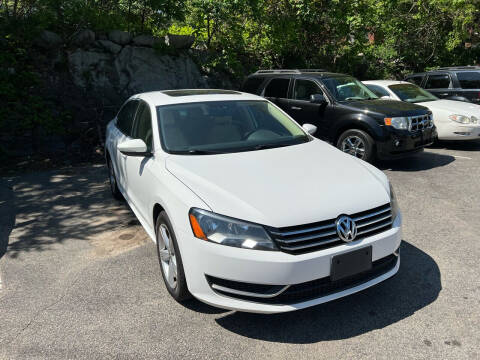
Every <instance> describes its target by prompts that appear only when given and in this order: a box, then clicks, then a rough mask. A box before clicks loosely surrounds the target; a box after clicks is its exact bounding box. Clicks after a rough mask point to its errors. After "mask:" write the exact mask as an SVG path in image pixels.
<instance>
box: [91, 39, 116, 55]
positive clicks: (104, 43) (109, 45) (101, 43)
mask: <svg viewBox="0 0 480 360" xmlns="http://www.w3.org/2000/svg"><path fill="white" fill-rule="evenodd" d="M95 47H97V48H99V49H103V50H106V51H108V52H109V53H112V54H118V53H119V52H120V50H122V47H121V46H120V45H117V44H115V43H114V42H112V41H110V40H97V41H95Z"/></svg>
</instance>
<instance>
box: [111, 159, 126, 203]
mask: <svg viewBox="0 0 480 360" xmlns="http://www.w3.org/2000/svg"><path fill="white" fill-rule="evenodd" d="M107 167H108V179H109V181H110V191H111V192H112V196H113V197H114V198H115V199H117V200H123V195H122V193H121V192H120V190H119V188H118V184H117V175H116V174H115V168H114V167H113V164H112V159H111V158H110V156H108V161H107Z"/></svg>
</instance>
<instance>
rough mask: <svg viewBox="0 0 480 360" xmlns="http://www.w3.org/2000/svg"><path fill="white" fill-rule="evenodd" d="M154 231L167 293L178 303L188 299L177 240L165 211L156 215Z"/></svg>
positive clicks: (188, 293)
mask: <svg viewBox="0 0 480 360" xmlns="http://www.w3.org/2000/svg"><path fill="white" fill-rule="evenodd" d="M155 230H156V237H157V254H158V261H159V263H160V270H161V272H162V277H163V281H164V282H165V286H166V287H167V290H168V292H169V293H170V295H171V296H172V297H173V298H174V299H175V300H177V301H178V302H181V301H184V300H187V299H190V298H191V297H192V295H190V292H189V291H188V288H187V281H186V280H185V273H184V271H183V262H182V257H181V255H180V251H179V249H178V244H177V238H176V237H175V233H174V232H173V229H172V225H171V224H170V220H169V219H168V216H167V213H166V212H165V211H162V212H161V213H160V214H159V215H158V217H157V221H156V224H155Z"/></svg>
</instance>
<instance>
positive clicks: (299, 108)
mask: <svg viewBox="0 0 480 360" xmlns="http://www.w3.org/2000/svg"><path fill="white" fill-rule="evenodd" d="M290 109H292V110H302V108H301V107H298V106H292V107H291V108H290Z"/></svg>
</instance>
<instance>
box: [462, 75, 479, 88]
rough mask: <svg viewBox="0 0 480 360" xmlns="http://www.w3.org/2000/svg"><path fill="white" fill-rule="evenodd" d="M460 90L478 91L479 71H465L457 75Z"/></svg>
mask: <svg viewBox="0 0 480 360" xmlns="http://www.w3.org/2000/svg"><path fill="white" fill-rule="evenodd" d="M457 78H458V81H459V82H460V87H461V88H462V89H480V71H465V72H458V73H457Z"/></svg>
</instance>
